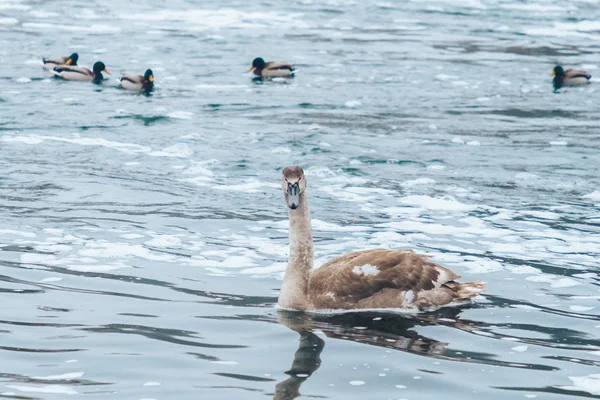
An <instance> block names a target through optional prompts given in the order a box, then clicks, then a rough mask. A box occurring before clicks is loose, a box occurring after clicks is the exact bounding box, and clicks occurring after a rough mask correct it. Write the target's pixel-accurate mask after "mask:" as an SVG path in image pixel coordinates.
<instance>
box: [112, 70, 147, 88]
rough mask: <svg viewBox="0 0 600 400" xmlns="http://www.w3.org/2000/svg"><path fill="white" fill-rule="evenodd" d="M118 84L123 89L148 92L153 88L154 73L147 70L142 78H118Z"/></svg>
mask: <svg viewBox="0 0 600 400" xmlns="http://www.w3.org/2000/svg"><path fill="white" fill-rule="evenodd" d="M119 83H120V84H121V87H122V88H123V89H129V90H146V91H150V90H152V89H153V88H154V73H153V72H152V70H151V69H147V70H146V72H145V73H144V76H142V75H123V76H122V77H120V78H119Z"/></svg>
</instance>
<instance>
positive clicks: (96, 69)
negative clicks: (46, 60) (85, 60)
mask: <svg viewBox="0 0 600 400" xmlns="http://www.w3.org/2000/svg"><path fill="white" fill-rule="evenodd" d="M52 72H53V73H54V75H56V76H58V77H60V78H63V79H65V80H67V81H92V82H94V83H100V82H102V81H103V80H104V76H103V75H102V73H103V72H104V73H106V74H109V75H110V72H108V70H107V69H106V65H104V63H103V62H102V61H98V62H97V63H95V64H94V66H93V68H92V70H91V71H90V70H89V69H87V68H83V67H77V66H75V67H74V66H71V65H61V66H58V67H55V68H54V69H53V70H52Z"/></svg>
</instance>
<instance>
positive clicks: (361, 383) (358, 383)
mask: <svg viewBox="0 0 600 400" xmlns="http://www.w3.org/2000/svg"><path fill="white" fill-rule="evenodd" d="M348 383H350V384H351V385H352V386H362V385H365V384H366V382H365V381H350V382H348Z"/></svg>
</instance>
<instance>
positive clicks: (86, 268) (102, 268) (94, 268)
mask: <svg viewBox="0 0 600 400" xmlns="http://www.w3.org/2000/svg"><path fill="white" fill-rule="evenodd" d="M126 267H127V266H126V265H123V264H106V265H99V264H95V265H69V266H68V267H67V269H68V270H69V271H77V272H96V273H105V272H111V271H115V270H117V269H121V268H126Z"/></svg>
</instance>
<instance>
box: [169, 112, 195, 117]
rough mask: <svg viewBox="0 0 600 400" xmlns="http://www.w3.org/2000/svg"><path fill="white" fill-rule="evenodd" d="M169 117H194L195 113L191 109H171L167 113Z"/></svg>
mask: <svg viewBox="0 0 600 400" xmlns="http://www.w3.org/2000/svg"><path fill="white" fill-rule="evenodd" d="M167 117H169V118H173V119H192V118H193V117H194V113H192V112H189V111H171V112H170V113H168V114H167Z"/></svg>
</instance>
